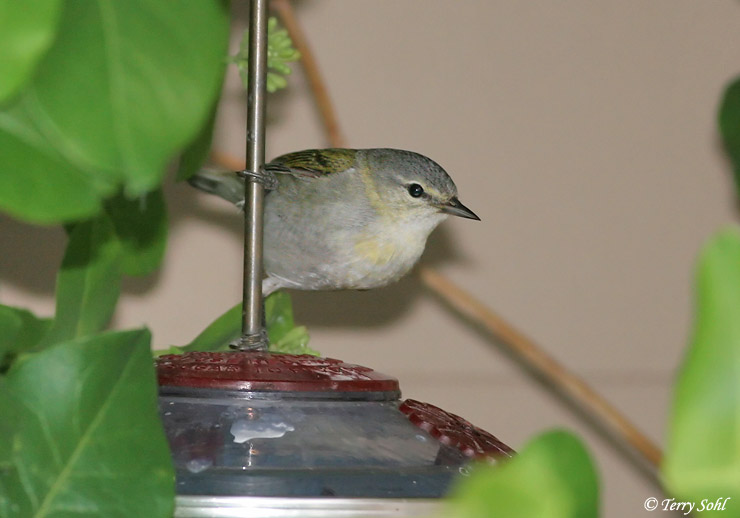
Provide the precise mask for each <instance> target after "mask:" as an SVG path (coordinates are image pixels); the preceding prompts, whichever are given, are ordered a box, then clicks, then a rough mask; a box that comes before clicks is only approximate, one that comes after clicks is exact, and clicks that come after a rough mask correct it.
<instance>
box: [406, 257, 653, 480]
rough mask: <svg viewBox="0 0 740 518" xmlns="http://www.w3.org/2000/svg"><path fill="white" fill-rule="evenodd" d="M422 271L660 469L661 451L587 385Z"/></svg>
mask: <svg viewBox="0 0 740 518" xmlns="http://www.w3.org/2000/svg"><path fill="white" fill-rule="evenodd" d="M420 270H421V272H420V274H421V278H422V280H423V281H424V284H425V285H426V286H427V288H429V289H431V290H432V291H433V292H434V293H436V294H437V295H438V296H440V297H441V298H442V299H444V301H445V302H446V303H448V304H449V305H450V306H452V307H453V308H454V309H455V310H457V311H458V312H459V313H460V314H462V315H464V316H465V317H466V318H468V319H470V320H472V321H473V322H474V323H476V324H478V325H481V326H483V328H484V329H486V330H487V331H488V332H489V333H491V334H492V335H493V336H494V337H495V338H496V340H498V341H500V342H501V343H502V344H503V345H504V346H506V348H507V349H508V350H509V351H510V352H511V353H513V354H514V355H515V356H516V357H517V358H520V359H521V360H522V361H523V362H524V363H525V364H526V365H527V367H529V368H531V369H532V370H533V371H535V372H536V373H537V374H538V375H540V376H542V377H544V378H545V379H546V380H548V381H549V382H550V383H551V384H552V385H555V386H556V387H557V388H558V389H559V390H560V391H561V392H562V393H563V394H565V395H566V396H568V397H569V398H571V399H572V400H575V401H577V402H578V403H580V405H581V406H582V407H583V408H585V409H586V410H587V411H588V412H589V414H590V415H593V416H595V417H596V418H597V422H598V423H600V424H603V427H604V428H605V429H606V430H607V431H609V432H611V433H613V434H615V435H616V436H618V437H622V438H623V439H624V440H625V441H627V442H628V443H629V444H631V445H632V446H633V447H634V448H635V449H636V450H637V451H638V452H640V454H642V456H643V457H645V459H647V460H648V461H649V462H650V463H651V464H652V465H654V466H656V467H657V466H658V465H659V464H660V459H661V456H662V454H661V451H660V448H658V447H657V446H656V445H655V444H653V442H652V441H651V440H650V439H648V438H647V437H646V436H645V435H644V434H643V433H642V432H640V431H639V430H638V429H637V428H636V427H635V426H634V425H633V424H632V423H631V422H630V421H629V420H628V419H627V418H626V417H625V416H624V415H622V413H621V412H619V410H617V409H616V408H614V407H613V406H612V405H611V404H609V403H608V402H607V401H606V400H605V399H604V398H603V397H601V396H600V395H599V394H597V393H596V391H594V390H593V389H592V388H591V387H590V386H589V385H588V384H587V383H586V382H585V381H583V380H582V379H581V378H579V377H578V376H576V375H575V374H573V373H571V372H569V371H568V370H567V369H566V368H565V367H563V366H562V365H561V364H560V363H558V362H557V361H556V360H555V359H554V358H552V357H551V356H550V355H548V354H547V353H546V352H545V351H544V350H543V349H542V348H540V347H539V346H538V345H537V344H536V343H534V342H533V341H532V340H531V339H530V338H528V337H527V336H525V335H524V334H523V333H521V332H520V331H519V330H517V329H516V328H515V327H514V326H512V325H511V324H509V323H508V322H507V321H506V320H504V319H503V318H502V317H501V316H499V315H497V314H496V313H494V312H493V311H492V310H491V309H490V308H488V307H487V306H486V305H485V304H483V303H482V302H481V301H479V300H477V299H475V298H474V297H473V296H472V295H470V294H469V293H467V292H466V291H465V290H463V289H462V288H460V287H459V286H456V285H455V284H453V283H452V282H451V281H449V280H448V279H446V278H445V277H444V276H443V275H441V274H439V273H438V272H436V271H434V270H433V269H431V268H428V267H423V268H421V269H420Z"/></svg>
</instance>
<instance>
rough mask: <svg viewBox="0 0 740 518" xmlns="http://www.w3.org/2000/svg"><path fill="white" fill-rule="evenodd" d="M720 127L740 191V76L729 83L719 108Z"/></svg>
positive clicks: (739, 190) (736, 184)
mask: <svg viewBox="0 0 740 518" xmlns="http://www.w3.org/2000/svg"><path fill="white" fill-rule="evenodd" d="M719 129H720V133H721V134H722V138H723V140H724V144H725V150H726V151H727V154H728V155H729V157H730V161H731V162H732V165H733V170H734V172H735V186H736V188H737V190H738V192H740V78H736V79H735V80H733V81H732V82H731V83H730V84H729V85H727V87H726V89H725V92H724V96H723V97H722V102H721V103H720V108H719Z"/></svg>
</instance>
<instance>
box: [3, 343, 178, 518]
mask: <svg viewBox="0 0 740 518" xmlns="http://www.w3.org/2000/svg"><path fill="white" fill-rule="evenodd" d="M149 338H150V337H149V332H148V331H146V330H138V331H127V332H119V333H108V334H104V335H98V336H93V337H88V338H84V339H78V340H74V341H70V342H67V343H64V344H59V345H57V346H54V347H51V348H49V349H46V350H44V351H43V352H40V353H36V354H32V355H27V356H24V357H23V358H22V359H21V360H19V361H18V362H16V363H15V364H14V366H13V367H12V368H11V369H10V371H9V372H8V374H7V377H6V380H4V381H5V382H4V383H2V385H0V389H1V390H2V393H3V397H2V398H0V423H5V426H4V428H5V429H4V430H3V431H4V432H5V433H8V431H9V430H8V429H9V428H10V429H11V431H12V429H14V432H15V433H14V434H13V436H8V435H4V438H5V439H4V440H3V441H0V442H4V443H6V446H5V447H4V448H3V447H0V467H2V468H3V469H0V511H5V512H4V513H3V516H8V517H34V518H42V517H51V516H54V517H70V518H72V517H80V516H106V517H129V516H145V517H147V518H150V517H151V518H156V517H161V518H165V517H167V518H169V517H171V516H172V512H173V507H174V505H173V504H174V472H173V468H172V463H171V458H170V453H169V448H168V446H167V441H166V439H165V435H164V431H163V430H162V425H161V421H160V419H159V415H158V412H157V382H156V377H155V373H154V368H153V365H152V360H151V354H150V350H149Z"/></svg>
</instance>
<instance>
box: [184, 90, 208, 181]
mask: <svg viewBox="0 0 740 518" xmlns="http://www.w3.org/2000/svg"><path fill="white" fill-rule="evenodd" d="M217 108H218V100H217V101H216V103H215V104H214V106H213V108H212V109H211V116H210V117H209V118H208V120H206V123H205V124H204V125H203V126H202V127H201V128H200V131H199V132H198V135H197V136H196V137H195V139H194V140H193V141H192V142H191V143H190V144H189V145H188V147H186V148H185V151H183V153H182V155H180V162H179V163H178V165H177V173H176V174H175V179H176V180H177V181H182V180H187V179H188V178H190V177H191V176H193V175H194V174H195V173H197V172H198V170H199V169H200V168H201V167H202V166H203V164H204V163H205V161H206V160H207V159H208V154H209V153H210V151H211V143H212V141H213V128H214V126H215V124H216V114H217Z"/></svg>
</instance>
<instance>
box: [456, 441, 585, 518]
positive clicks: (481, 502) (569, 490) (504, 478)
mask: <svg viewBox="0 0 740 518" xmlns="http://www.w3.org/2000/svg"><path fill="white" fill-rule="evenodd" d="M461 482H462V483H461V484H460V485H459V486H458V487H457V488H456V489H455V490H454V491H453V494H452V502H451V503H452V505H453V507H452V509H450V510H449V512H450V514H451V515H452V516H454V517H455V518H486V517H489V516H490V517H491V518H494V517H498V516H506V518H519V517H521V518H532V517H538V518H575V517H578V518H592V517H596V516H598V511H599V501H598V494H599V484H598V477H597V474H596V470H595V469H594V466H593V463H592V461H591V458H590V456H589V455H588V453H587V452H586V449H585V448H584V447H583V444H582V443H581V441H580V440H579V439H578V438H577V437H575V436H574V435H572V434H570V433H569V432H565V431H552V432H548V433H545V434H543V435H541V436H539V437H537V438H535V439H533V440H532V441H531V442H530V443H529V444H527V445H525V446H524V448H523V449H522V450H521V451H520V452H519V453H518V454H517V455H516V456H515V457H514V458H512V459H509V460H506V461H504V462H503V463H502V464H501V465H499V466H495V467H494V466H490V465H487V464H479V465H477V466H474V467H473V469H472V470H471V475H470V478H469V479H462V480H461Z"/></svg>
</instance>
